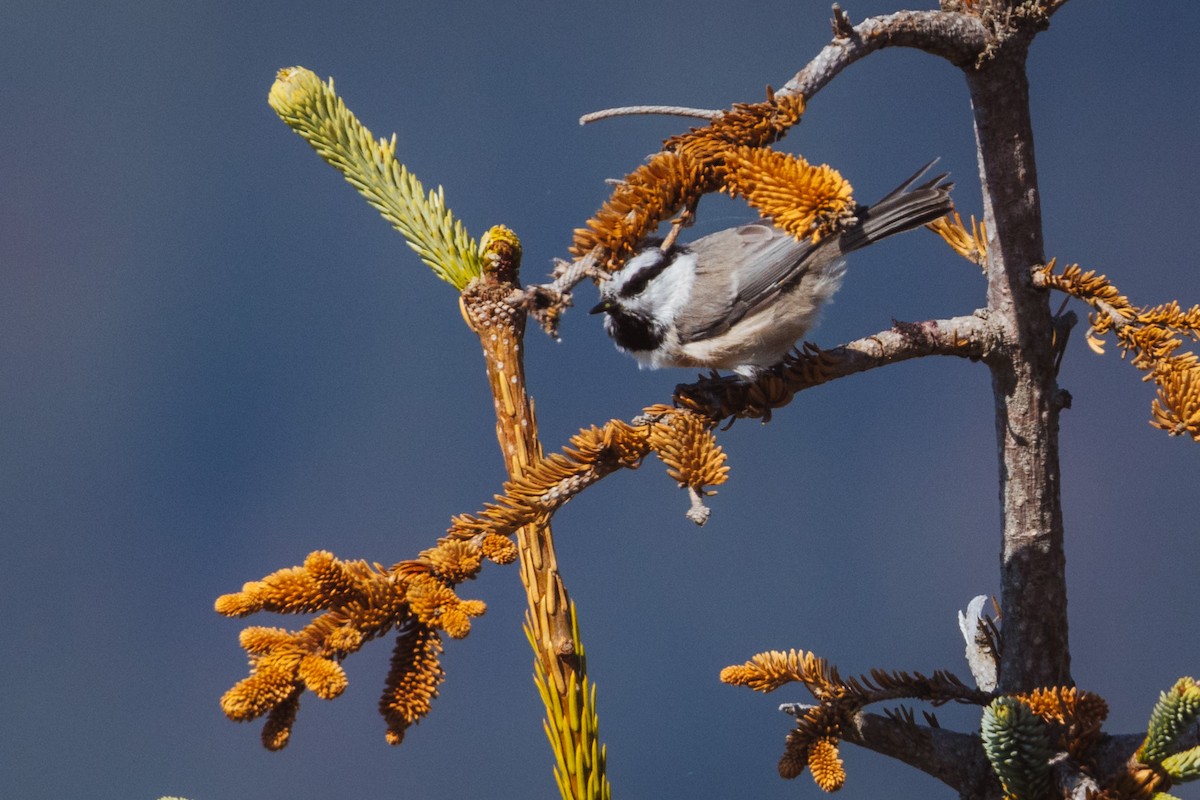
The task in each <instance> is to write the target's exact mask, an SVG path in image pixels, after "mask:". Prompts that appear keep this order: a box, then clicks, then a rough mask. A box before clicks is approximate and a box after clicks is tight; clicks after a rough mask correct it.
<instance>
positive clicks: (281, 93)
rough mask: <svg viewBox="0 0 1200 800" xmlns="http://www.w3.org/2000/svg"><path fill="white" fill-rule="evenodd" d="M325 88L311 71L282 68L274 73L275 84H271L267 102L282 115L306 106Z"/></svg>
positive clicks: (302, 68)
mask: <svg viewBox="0 0 1200 800" xmlns="http://www.w3.org/2000/svg"><path fill="white" fill-rule="evenodd" d="M325 88H326V87H325V85H324V84H322V83H321V79H320V78H318V77H317V75H316V73H315V72H313V71H312V70H310V69H305V68H304V67H284V68H283V69H281V70H279V72H277V73H275V83H273V84H271V92H270V94H268V95H267V102H268V103H270V104H271V108H273V109H275V112H276V113H278V114H284V113H286V112H288V111H294V110H295V109H297V108H299V107H302V106H304V105H306V104H307V103H308V102H310V101H311V100H312V98H313V96H314V95H316V94H318V93H320V92H321V91H322V90H323V89H325ZM330 88H332V87H330Z"/></svg>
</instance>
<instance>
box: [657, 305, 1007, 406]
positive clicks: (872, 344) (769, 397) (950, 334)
mask: <svg viewBox="0 0 1200 800" xmlns="http://www.w3.org/2000/svg"><path fill="white" fill-rule="evenodd" d="M999 342H1000V338H999V333H998V331H997V330H996V329H995V328H994V326H992V324H991V323H990V321H989V320H988V317H987V314H986V313H985V312H983V311H977V312H975V313H974V314H971V315H967V316H962V317H954V318H952V319H941V320H929V321H926V322H918V323H896V324H895V325H894V326H893V327H892V328H890V329H889V330H886V331H880V332H879V333H876V334H874V335H873V336H866V337H864V338H862V339H857V340H855V341H853V342H850V343H848V344H844V345H842V346H840V347H835V348H832V349H830V350H818V349H816V348H815V347H812V346H811V345H806V346H805V348H804V350H803V351H801V352H797V353H794V354H793V355H791V356H789V357H788V359H787V360H785V361H784V363H783V364H781V365H780V366H778V367H775V368H773V369H771V370H769V371H767V372H766V373H764V374H763V375H761V376H760V377H759V378H758V379H756V380H755V381H754V382H752V383H747V382H746V381H744V380H742V379H741V378H737V377H731V376H726V377H711V378H703V379H701V380H700V381H698V382H696V383H692V384H683V385H680V386H676V387H675V402H676V403H677V404H678V405H680V406H683V407H685V408H691V409H693V410H695V411H699V412H700V413H702V414H706V415H708V416H709V417H712V418H714V419H726V418H750V419H762V420H763V421H764V422H765V421H768V420H769V419H770V417H771V412H772V410H773V409H776V408H781V407H783V406H785V405H787V404H788V403H790V402H791V401H792V398H793V397H794V396H795V395H796V394H797V393H798V392H801V391H803V390H805V389H809V388H812V387H813V386H818V385H820V384H822V383H828V382H829V381H832V380H835V379H837V378H843V377H846V376H847V375H853V374H855V373H858V372H866V371H867V370H869V369H875V368H876V367H882V366H886V365H888V364H895V363H898V362H901V361H908V360H909V359H912V358H919V357H921V356H931V355H952V356H960V357H964V358H976V359H982V358H984V357H986V356H987V354H988V353H990V352H992V350H993V349H994V348H996V347H997V346H999Z"/></svg>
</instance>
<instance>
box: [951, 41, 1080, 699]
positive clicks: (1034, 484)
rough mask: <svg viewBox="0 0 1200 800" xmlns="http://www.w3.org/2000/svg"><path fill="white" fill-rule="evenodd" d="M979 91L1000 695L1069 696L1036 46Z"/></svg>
mask: <svg viewBox="0 0 1200 800" xmlns="http://www.w3.org/2000/svg"><path fill="white" fill-rule="evenodd" d="M1005 45H1006V46H1003V47H1001V48H998V52H997V53H996V54H995V55H994V56H993V57H991V58H990V59H989V60H986V61H985V62H984V63H983V64H982V65H981V66H980V67H979V68H978V69H977V70H973V71H971V70H968V72H967V84H968V87H969V89H970V93H971V105H972V110H973V112H974V117H975V137H976V143H977V146H978V154H979V172H980V179H981V182H982V185H983V200H984V217H985V220H986V222H987V229H988V261H989V267H988V269H989V273H988V311H989V314H990V316H991V319H992V321H993V322H995V323H996V324H998V325H999V326H1000V327H1001V328H1002V329H1003V331H1004V334H1005V341H1006V346H1005V347H1004V348H1002V350H1001V351H1000V352H999V353H998V354H997V355H996V356H995V357H992V358H990V359H989V362H988V363H989V367H990V368H991V371H992V390H993V392H994V395H995V401H996V437H997V443H998V449H999V456H1000V503H1001V514H1002V524H1003V532H1004V541H1003V547H1002V551H1001V561H1002V563H1001V601H1000V606H1001V613H1002V615H1003V619H1002V628H1003V653H1002V655H1001V659H1000V674H999V689H1000V691H1001V692H1004V693H1009V692H1017V691H1023V690H1028V689H1032V688H1034V687H1037V686H1055V685H1069V684H1070V683H1071V674H1070V651H1069V648H1068V645H1067V594H1066V576H1065V559H1064V553H1063V524H1062V505H1061V496H1060V484H1061V482H1060V477H1059V464H1058V414H1059V411H1060V410H1061V407H1062V405H1063V399H1062V398H1063V397H1065V395H1063V394H1062V393H1060V391H1059V389H1058V385H1057V382H1056V380H1055V377H1056V376H1055V366H1054V342H1053V328H1052V325H1051V317H1050V312H1049V306H1048V300H1047V294H1046V292H1044V291H1042V290H1039V289H1037V288H1035V287H1034V286H1033V285H1032V282H1031V278H1030V269H1031V268H1032V267H1034V266H1036V265H1038V264H1041V263H1043V261H1044V254H1043V249H1042V247H1043V243H1042V222H1041V207H1040V202H1039V197H1038V186H1037V168H1036V165H1035V163H1034V155H1033V128H1032V125H1031V124H1030V117H1029V82H1028V80H1027V78H1026V75H1025V56H1026V53H1027V48H1028V42H1020V43H1015V42H1012V41H1009V42H1007V43H1005Z"/></svg>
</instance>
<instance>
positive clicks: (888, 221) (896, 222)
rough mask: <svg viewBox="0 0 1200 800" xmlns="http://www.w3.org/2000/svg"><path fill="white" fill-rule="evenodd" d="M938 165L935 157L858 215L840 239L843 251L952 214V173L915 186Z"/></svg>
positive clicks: (857, 247)
mask: <svg viewBox="0 0 1200 800" xmlns="http://www.w3.org/2000/svg"><path fill="white" fill-rule="evenodd" d="M936 163H937V159H936V158H935V159H934V160H933V161H930V162H929V163H928V164H926V165H925V166H923V167H921V169H920V170H918V171H917V173H916V174H915V175H913V176H912V177H911V178H909V179H908V180H906V181H905V182H904V183H902V184H900V185H899V186H897V187H896V188H895V189H893V190H892V191H891V192H889V193H888V194H887V196H885V197H884V198H883V199H882V200H880V201H879V202H878V203H875V204H874V205H872V206H868V207H867V208H865V209H862V210H861V211H860V212H859V214H858V224H856V225H855V226H853V227H852V228H850V229H848V230H847V231H845V232H844V233H843V234H842V235H841V236H840V237H839V240H840V241H839V244H840V248H841V250H842V252H844V253H849V252H851V251H853V250H858V249H859V248H861V247H866V246H867V245H869V244H874V243H875V242H878V241H879V240H880V239H886V238H887V237H889V236H891V235H892V234H896V233H903V232H904V231H909V230H912V229H913V228H919V227H920V226H922V225H925V224H927V223H930V222H933V221H934V220H935V219H938V218H939V217H943V216H945V215H946V214H948V213H950V212H951V211H952V210H953V209H954V203H953V202H951V200H950V190H951V189H953V188H954V184H953V183H952V182H950V181H948V180H946V178H947V177H948V174H949V173H945V172H943V173H942V174H941V175H938V176H937V177H935V178H933V179H932V180H930V181H927V182H925V183H922V184H921V185H919V186H914V184H916V182H917V181H919V180H920V179H921V178H922V177H923V176H924V175H925V173H926V172H928V171H929V168H930V167H932V166H933V165H934V164H936Z"/></svg>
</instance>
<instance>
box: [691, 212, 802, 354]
mask: <svg viewBox="0 0 1200 800" xmlns="http://www.w3.org/2000/svg"><path fill="white" fill-rule="evenodd" d="M688 249H689V250H690V251H692V252H693V253H694V254H695V255H696V283H695V285H694V286H693V288H692V293H691V297H690V302H689V304H688V307H687V308H685V309H683V311H682V312H680V314H679V317H678V318H677V324H678V326H679V336H680V340H681V341H682V342H683V343H687V342H693V341H697V340H700V339H708V338H711V337H713V336H720V335H721V334H722V333H725V332H726V331H728V330H729V329H730V328H731V327H733V325H735V324H737V322H738V321H739V320H741V319H742V318H743V317H745V316H746V315H747V314H749V313H751V312H752V311H755V310H756V309H758V308H760V307H762V306H763V305H764V304H765V303H768V302H771V301H772V300H774V299H775V297H776V296H778V295H779V293H780V292H781V291H782V290H783V289H785V288H787V287H789V286H792V285H793V284H794V283H795V281H797V280H799V278H800V276H801V275H803V274H804V271H805V269H806V268H807V264H808V262H809V257H810V256H811V255H812V252H813V250H814V245H813V244H812V242H811V241H809V240H805V241H803V242H798V241H796V240H795V239H794V238H793V237H792V236H791V235H790V234H788V233H785V232H784V231H782V230H780V229H779V228H776V227H775V226H773V225H770V224H768V223H765V222H752V223H750V224H749V225H742V226H740V227H737V228H729V229H727V230H723V231H717V232H716V233H712V234H709V235H708V236H705V237H703V238H700V239H697V240H696V241H694V242H692V243H691V244H690V245H688Z"/></svg>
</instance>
